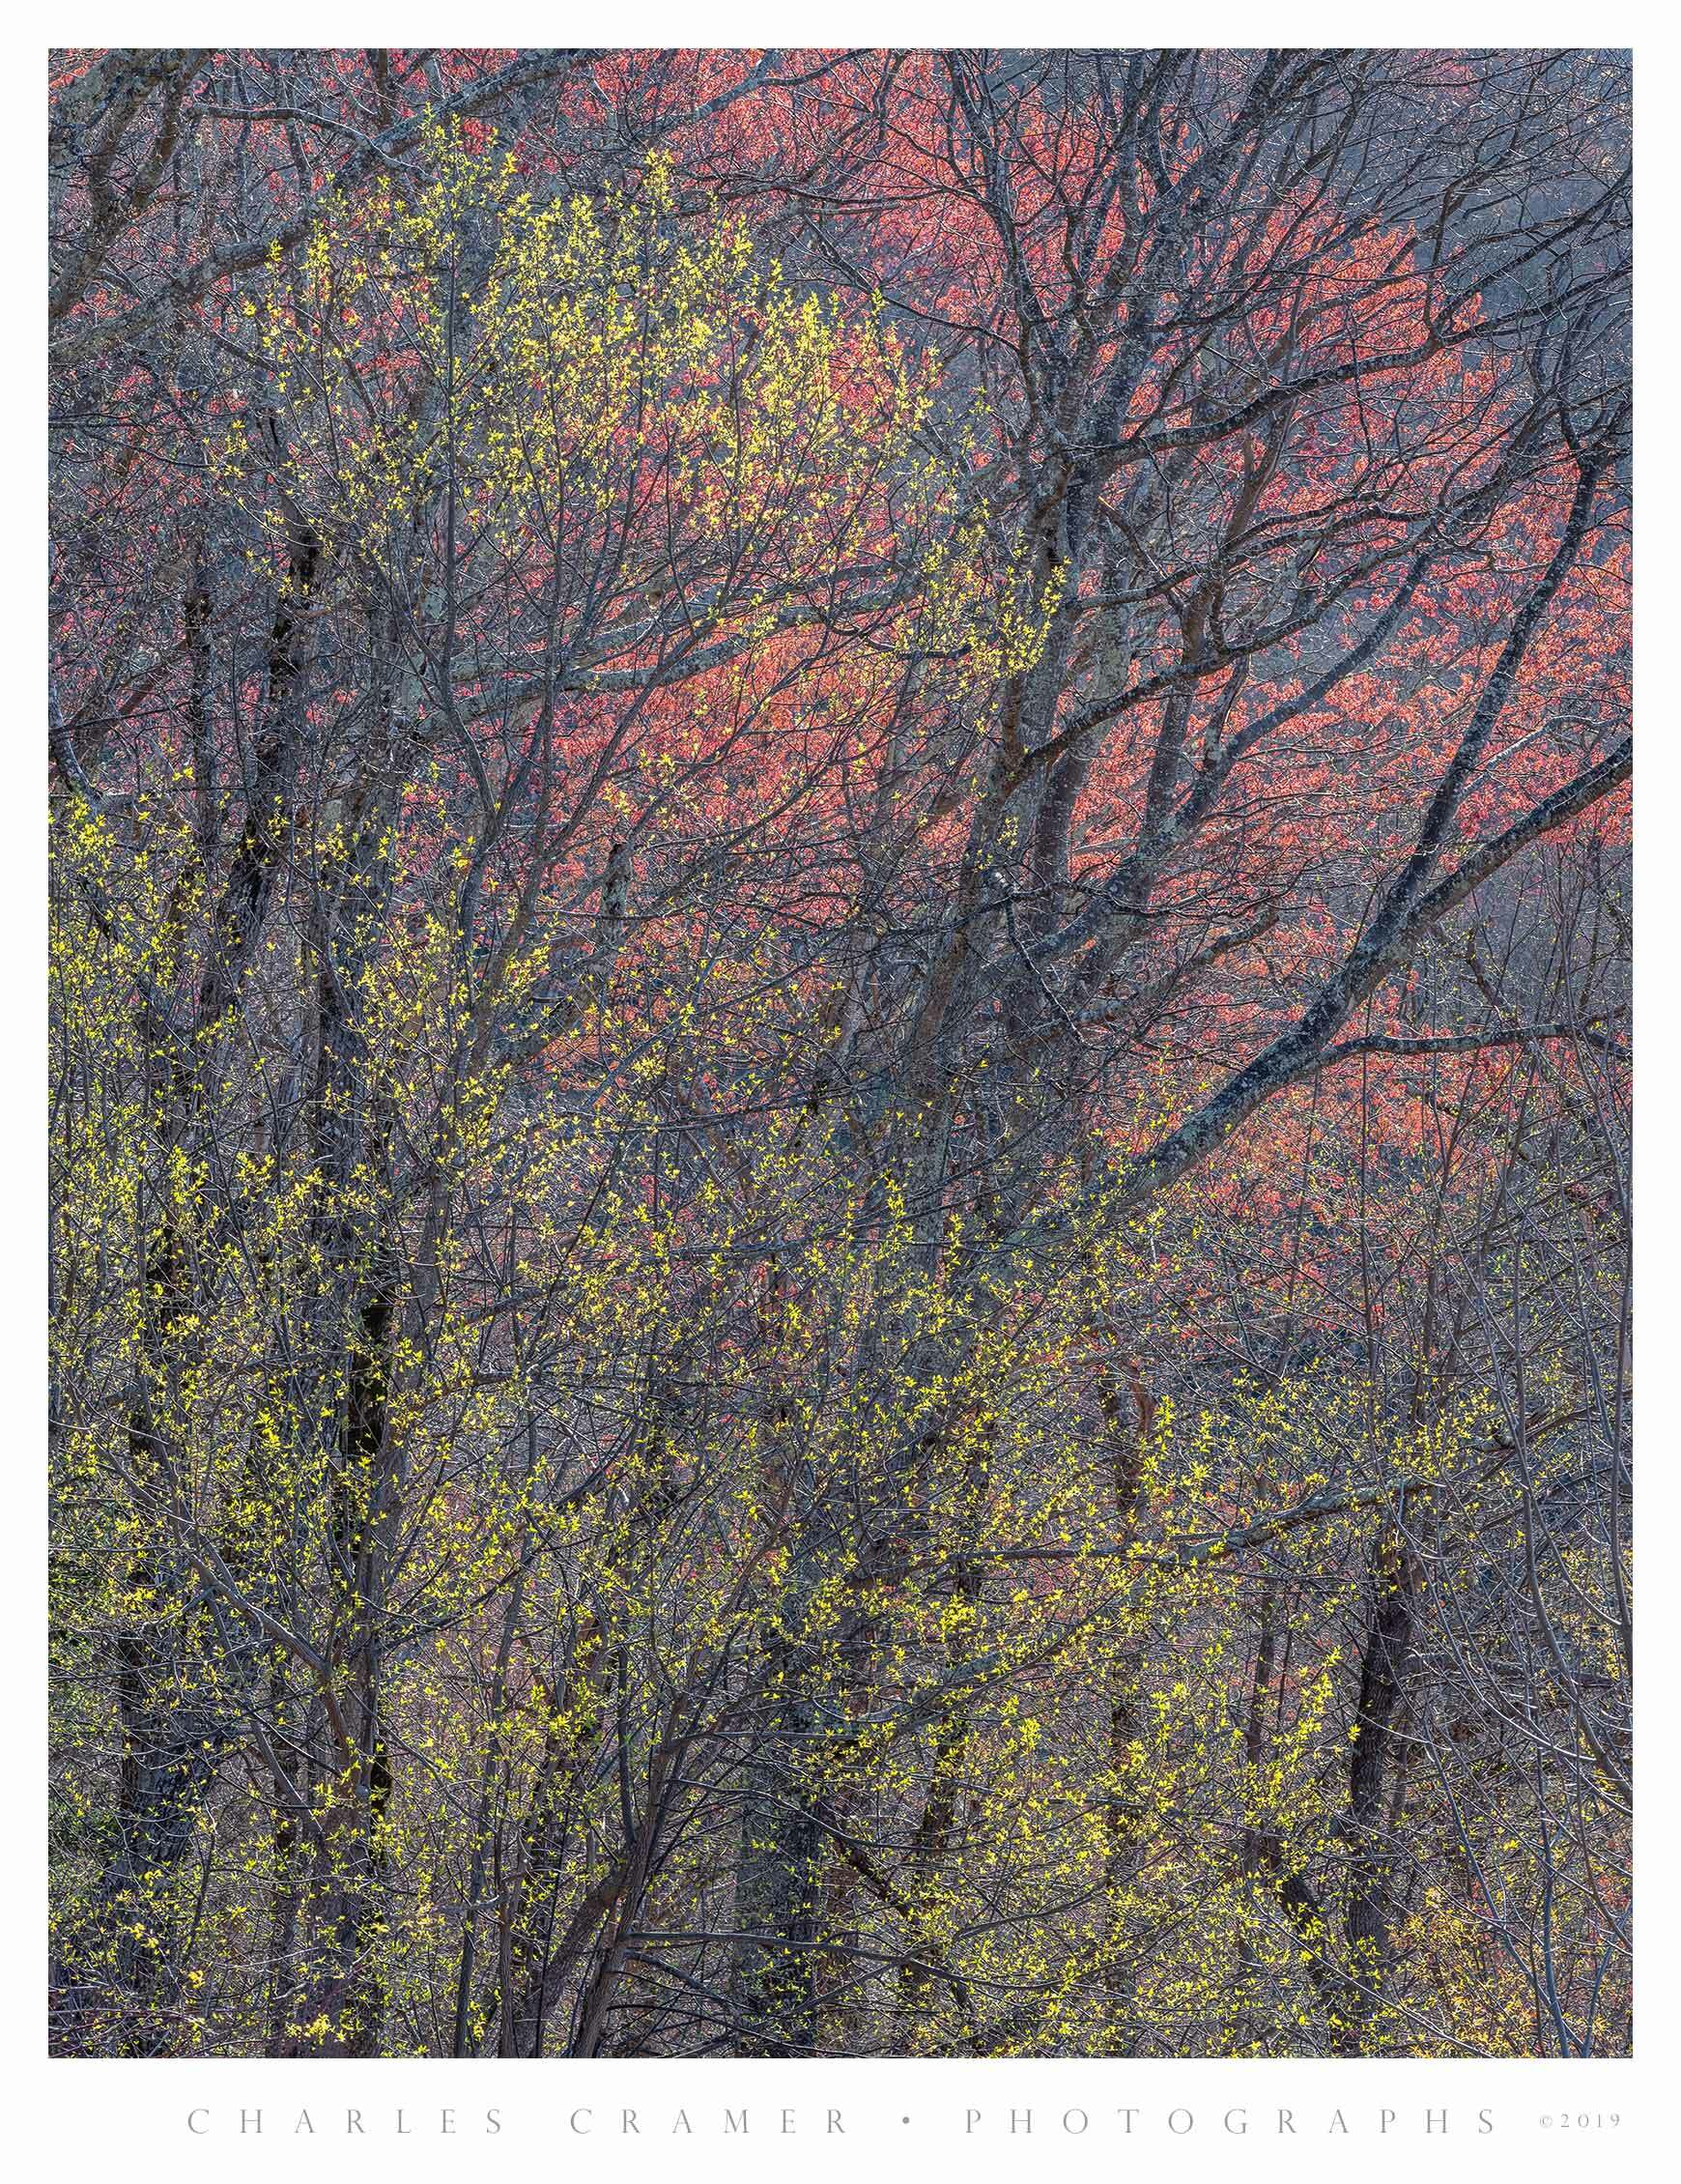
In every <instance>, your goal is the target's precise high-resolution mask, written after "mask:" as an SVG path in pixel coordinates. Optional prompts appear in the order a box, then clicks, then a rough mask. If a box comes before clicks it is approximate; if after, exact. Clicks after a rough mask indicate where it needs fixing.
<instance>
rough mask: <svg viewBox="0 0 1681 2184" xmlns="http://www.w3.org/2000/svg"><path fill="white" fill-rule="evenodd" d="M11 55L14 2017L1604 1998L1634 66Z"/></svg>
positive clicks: (1390, 2014)
mask: <svg viewBox="0 0 1681 2184" xmlns="http://www.w3.org/2000/svg"><path fill="white" fill-rule="evenodd" d="M53 98H54V107H53V111H54V131H53V140H52V141H53V158H54V162H55V166H54V174H55V185H56V187H57V191H58V194H57V198H56V207H55V222H56V225H55V230H54V235H55V251H54V262H53V263H54V288H53V304H52V327H53V340H54V372H55V381H54V385H55V411H56V415H55V427H54V429H55V435H56V439H55V468H54V492H55V501H54V553H55V561H54V584H55V597H54V610H53V613H54V619H53V641H54V663H53V684H52V712H51V718H50V721H49V740H50V750H51V757H52V761H53V813H54V837H53V839H54V875H55V878H54V885H55V942H54V958H53V1001H54V1014H53V1046H52V1069H51V1081H52V1092H53V1124H52V1127H53V1150H54V1160H55V1171H54V1205H55V1237H54V1247H55V1255H54V1273H53V1282H54V1290H53V1313H54V1397H53V1405H54V1408H53V1417H54V1426H55V1438H54V1466H55V1474H54V1476H55V1481H56V1484H57V1487H58V1492H59V1500H58V1515H57V1520H56V1524H55V1538H54V1558H55V1559H54V1577H55V1589H56V1590H55V1602H56V1610H55V1646H56V1652H55V1689H56V1691H57V1693H58V1695H59V1711H58V1728H57V1732H56V1733H57V1736H58V1739H59V1747H58V1749H59V1760H58V1766H57V1772H58V1778H59V1780H60V1783H61V1785H62V1788H61V1794H60V1802H59V1804H58V1807H57V1808H56V1811H55V1823H54V1826H55V1850H56V1874H57V1892H56V1896H55V1910H54V1922H55V1923H54V1947H55V1974H54V1997H55V2000H54V2009H55V2017H54V2024H55V2039H56V2040H57V2042H58V2043H59V2044H60V2045H61V2046H63V2047H65V2048H67V2049H75V2050H80V2051H92V2052H108V2051H113V2050H116V2051H121V2052H130V2053H160V2052H224V2053H249V2052H259V2051H264V2052H268V2053H271V2054H276V2055H290V2054H302V2053H322V2052H328V2053H356V2054H366V2053H452V2054H464V2053H474V2052H480V2051H483V2050H485V2049H487V2048H488V2049H492V2050H494V2051H495V2052H497V2053H499V2054H505V2055H538V2054H542V2053H545V2052H554V2051H556V2050H563V2051H564V2052H567V2053H579V2054H594V2053H601V2052H614V2053H674V2052H682V2053H708V2052H718V2051H735V2052H751V2053H760V2054H771V2055H781V2054H788V2053H812V2052H835V2051H841V2052H863V2053H878V2052H912V2053H915V2052H938V2053H951V2052H968V2053H983V2054H985V2053H1013V2052H1075V2053H1093V2052H1105V2053H1150V2052H1167V2053H1205V2052H1217V2051H1220V2050H1223V2049H1224V2048H1226V2047H1228V2046H1234V2047H1236V2048H1238V2049H1239V2050H1240V2051H1242V2052H1296V2053H1316V2052H1340V2053H1347V2052H1392V2051H1395V2050H1410V2051H1414V2052H1435V2051H1437V2050H1444V2051H1451V2052H1461V2051H1463V2050H1464V2049H1466V2048H1467V2047H1468V2048H1471V2049H1474V2050H1476V2051H1478V2052H1490V2053H1513V2052H1558V2053H1579V2052H1588V2051H1589V2050H1598V2049H1603V2048H1605V2047H1607V2046H1610V2047H1614V2046H1616V2045H1617V2044H1619V2042H1621V2041H1623V2040H1625V2039H1626V2010H1627V1968H1626V1964H1627V1903H1626V1886H1625V1884H1624V1882H1623V1881H1622V1880H1621V1879H1620V1878H1619V1877H1618V1876H1619V1860H1621V1859H1622V1858H1623V1857H1624V1855H1625V1853H1626V1841H1627V1796H1626V1789H1627V1740H1628V1722H1627V1714H1626V1691H1627V1678H1628V1659H1627V1639H1628V1627H1629V1626H1628V1615H1627V1574H1626V1550H1627V1516H1628V1505H1627V1417H1626V1409H1627V1365H1626V1326H1627V1281H1626V1227H1627V1224H1626V1214H1627V1198H1626V1181H1625V1178H1626V1147H1625V1141H1624V1140H1625V1112H1624V1108H1625V1100H1626V1069H1627V1054H1626V1049H1625V1047H1624V1045H1623V1041H1622V1035H1621V1032H1620V1030H1619V1028H1618V1027H1619V1024H1620V1021H1621V1018H1622V1016H1623V1014H1624V1012H1625V1009H1626V991H1625V988H1626V921H1625V918H1624V913H1623V909H1622V906H1621V905H1622V903H1623V900H1624V893H1623V888H1624V883H1623V880H1622V877H1621V872H1620V861H1621V856H1622V826H1623V822H1622V819H1621V817H1620V809H1621V807H1620V804H1619V801H1618V795H1617V792H1618V790H1620V787H1621V784H1622V783H1623V782H1624V781H1625V780H1626V778H1627V775H1628V771H1629V764H1630V757H1629V749H1630V747H1629V738H1628V727H1627V714H1628V687H1627V665H1626V637H1625V629H1626V615H1627V566H1626V541H1625V539H1624V537H1623V524H1624V517H1625V513H1626V462H1627V433H1628V415H1629V410H1628V395H1627V364H1626V355H1625V351H1626V287H1625V278H1626V276H1625V268H1624V262H1623V252H1624V248H1625V242H1626V187H1627V184H1626V150H1625V141H1624V140H1625V135H1626V120H1625V114H1624V106H1625V103H1626V76H1625V72H1624V71H1623V69H1622V66H1621V64H1620V63H1618V62H1615V61H1612V60H1610V59H1607V58H1605V57H1603V56H1596V55H1552V54H1541V55H1536V54H1525V55H1502V54H1490V55H1464V54H1456V55H1453V56H1451V57H1443V56H1433V55H1413V54H1391V53H1384V54H1363V53H1353V54H1351V53H1340V52H1339V53H1332V54H1324V53H1281V54H1260V55H1256V54H1246V53H1245V54H1235V53H1174V52H1162V53H1137V54H1107V53H1095V54H1086V53H1077V54H1076V53H1035V54H1026V55H1022V54H1008V53H1005V54H974V53H954V54H939V55H934V54H914V55H913V54H882V53H866V54H818V55H794V54H784V53H774V54H765V55H759V56H743V55H709V54H692V55H630V54H613V53H604V54H594V53H563V54H558V55H550V54H546V55H541V56H538V55H512V56H507V55H500V56H487V55H481V54H465V55H463V54H434V55H420V54H354V53H328V54H312V55H305V56H298V55H275V54H267V55H228V56H212V55H206V54H202V53H197V52H184V53H179V54H178V53H169V54H163V55H152V54H148V55H132V54H124V53H118V54H105V55H100V56H93V57H89V56H72V57H69V58H68V59H67V61H66V62H65V64H64V66H63V67H62V68H61V69H60V70H59V71H58V73H57V80H56V81H55V88H54V94H53ZM140 557H144V558H145V563H144V565H143V564H142V560H141V559H140Z"/></svg>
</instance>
